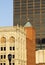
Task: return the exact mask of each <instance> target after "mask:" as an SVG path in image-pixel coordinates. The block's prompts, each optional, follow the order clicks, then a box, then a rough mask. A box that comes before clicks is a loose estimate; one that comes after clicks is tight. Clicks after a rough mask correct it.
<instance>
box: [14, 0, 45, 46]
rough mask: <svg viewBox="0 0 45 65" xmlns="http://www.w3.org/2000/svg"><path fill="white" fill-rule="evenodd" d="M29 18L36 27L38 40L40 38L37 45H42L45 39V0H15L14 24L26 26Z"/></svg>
mask: <svg viewBox="0 0 45 65" xmlns="http://www.w3.org/2000/svg"><path fill="white" fill-rule="evenodd" d="M28 20H29V21H30V23H31V24H32V26H33V27H34V28H35V29H36V40H38V39H40V43H39V44H38V42H36V43H37V47H38V45H40V47H41V45H42V44H43V43H42V39H43V38H44V39H45V0H13V25H14V26H15V25H17V24H19V25H22V26H24V25H25V23H26V22H27V21H28ZM44 43H45V42H44ZM42 47H43V45H42Z"/></svg>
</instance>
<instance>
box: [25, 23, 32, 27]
mask: <svg viewBox="0 0 45 65" xmlns="http://www.w3.org/2000/svg"><path fill="white" fill-rule="evenodd" d="M24 27H32V25H31V23H30V22H27V23H26V24H25V25H24Z"/></svg>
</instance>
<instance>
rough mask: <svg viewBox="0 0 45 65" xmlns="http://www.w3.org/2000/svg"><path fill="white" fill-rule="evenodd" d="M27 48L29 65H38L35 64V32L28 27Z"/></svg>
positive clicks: (26, 29)
mask: <svg viewBox="0 0 45 65" xmlns="http://www.w3.org/2000/svg"><path fill="white" fill-rule="evenodd" d="M25 31H26V36H27V38H26V43H27V44H26V46H27V65H36V62H35V30H34V29H33V28H32V27H26V28H25Z"/></svg>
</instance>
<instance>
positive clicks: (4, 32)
mask: <svg viewBox="0 0 45 65" xmlns="http://www.w3.org/2000/svg"><path fill="white" fill-rule="evenodd" d="M12 36H13V37H14V39H15V41H14V39H12V38H11V37H12ZM2 37H5V38H6V42H5V43H3V41H4V39H3V40H2V42H1V38H2ZM13 41H14V42H13ZM1 47H6V51H1V50H0V55H6V59H0V63H6V65H9V61H8V54H12V55H15V58H14V59H13V58H12V61H11V63H15V65H27V56H26V55H27V54H26V53H27V52H26V34H25V31H24V29H22V28H18V27H16V29H15V28H2V29H0V48H1ZM10 47H15V50H12V51H11V50H10Z"/></svg>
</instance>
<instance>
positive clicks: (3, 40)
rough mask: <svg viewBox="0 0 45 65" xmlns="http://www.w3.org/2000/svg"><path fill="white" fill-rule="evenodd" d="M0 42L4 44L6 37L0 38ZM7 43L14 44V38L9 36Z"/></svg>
mask: <svg viewBox="0 0 45 65" xmlns="http://www.w3.org/2000/svg"><path fill="white" fill-rule="evenodd" d="M0 41H1V43H6V37H1V40H0ZM9 42H11V43H14V42H15V38H14V37H13V36H11V37H10V38H9Z"/></svg>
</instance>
